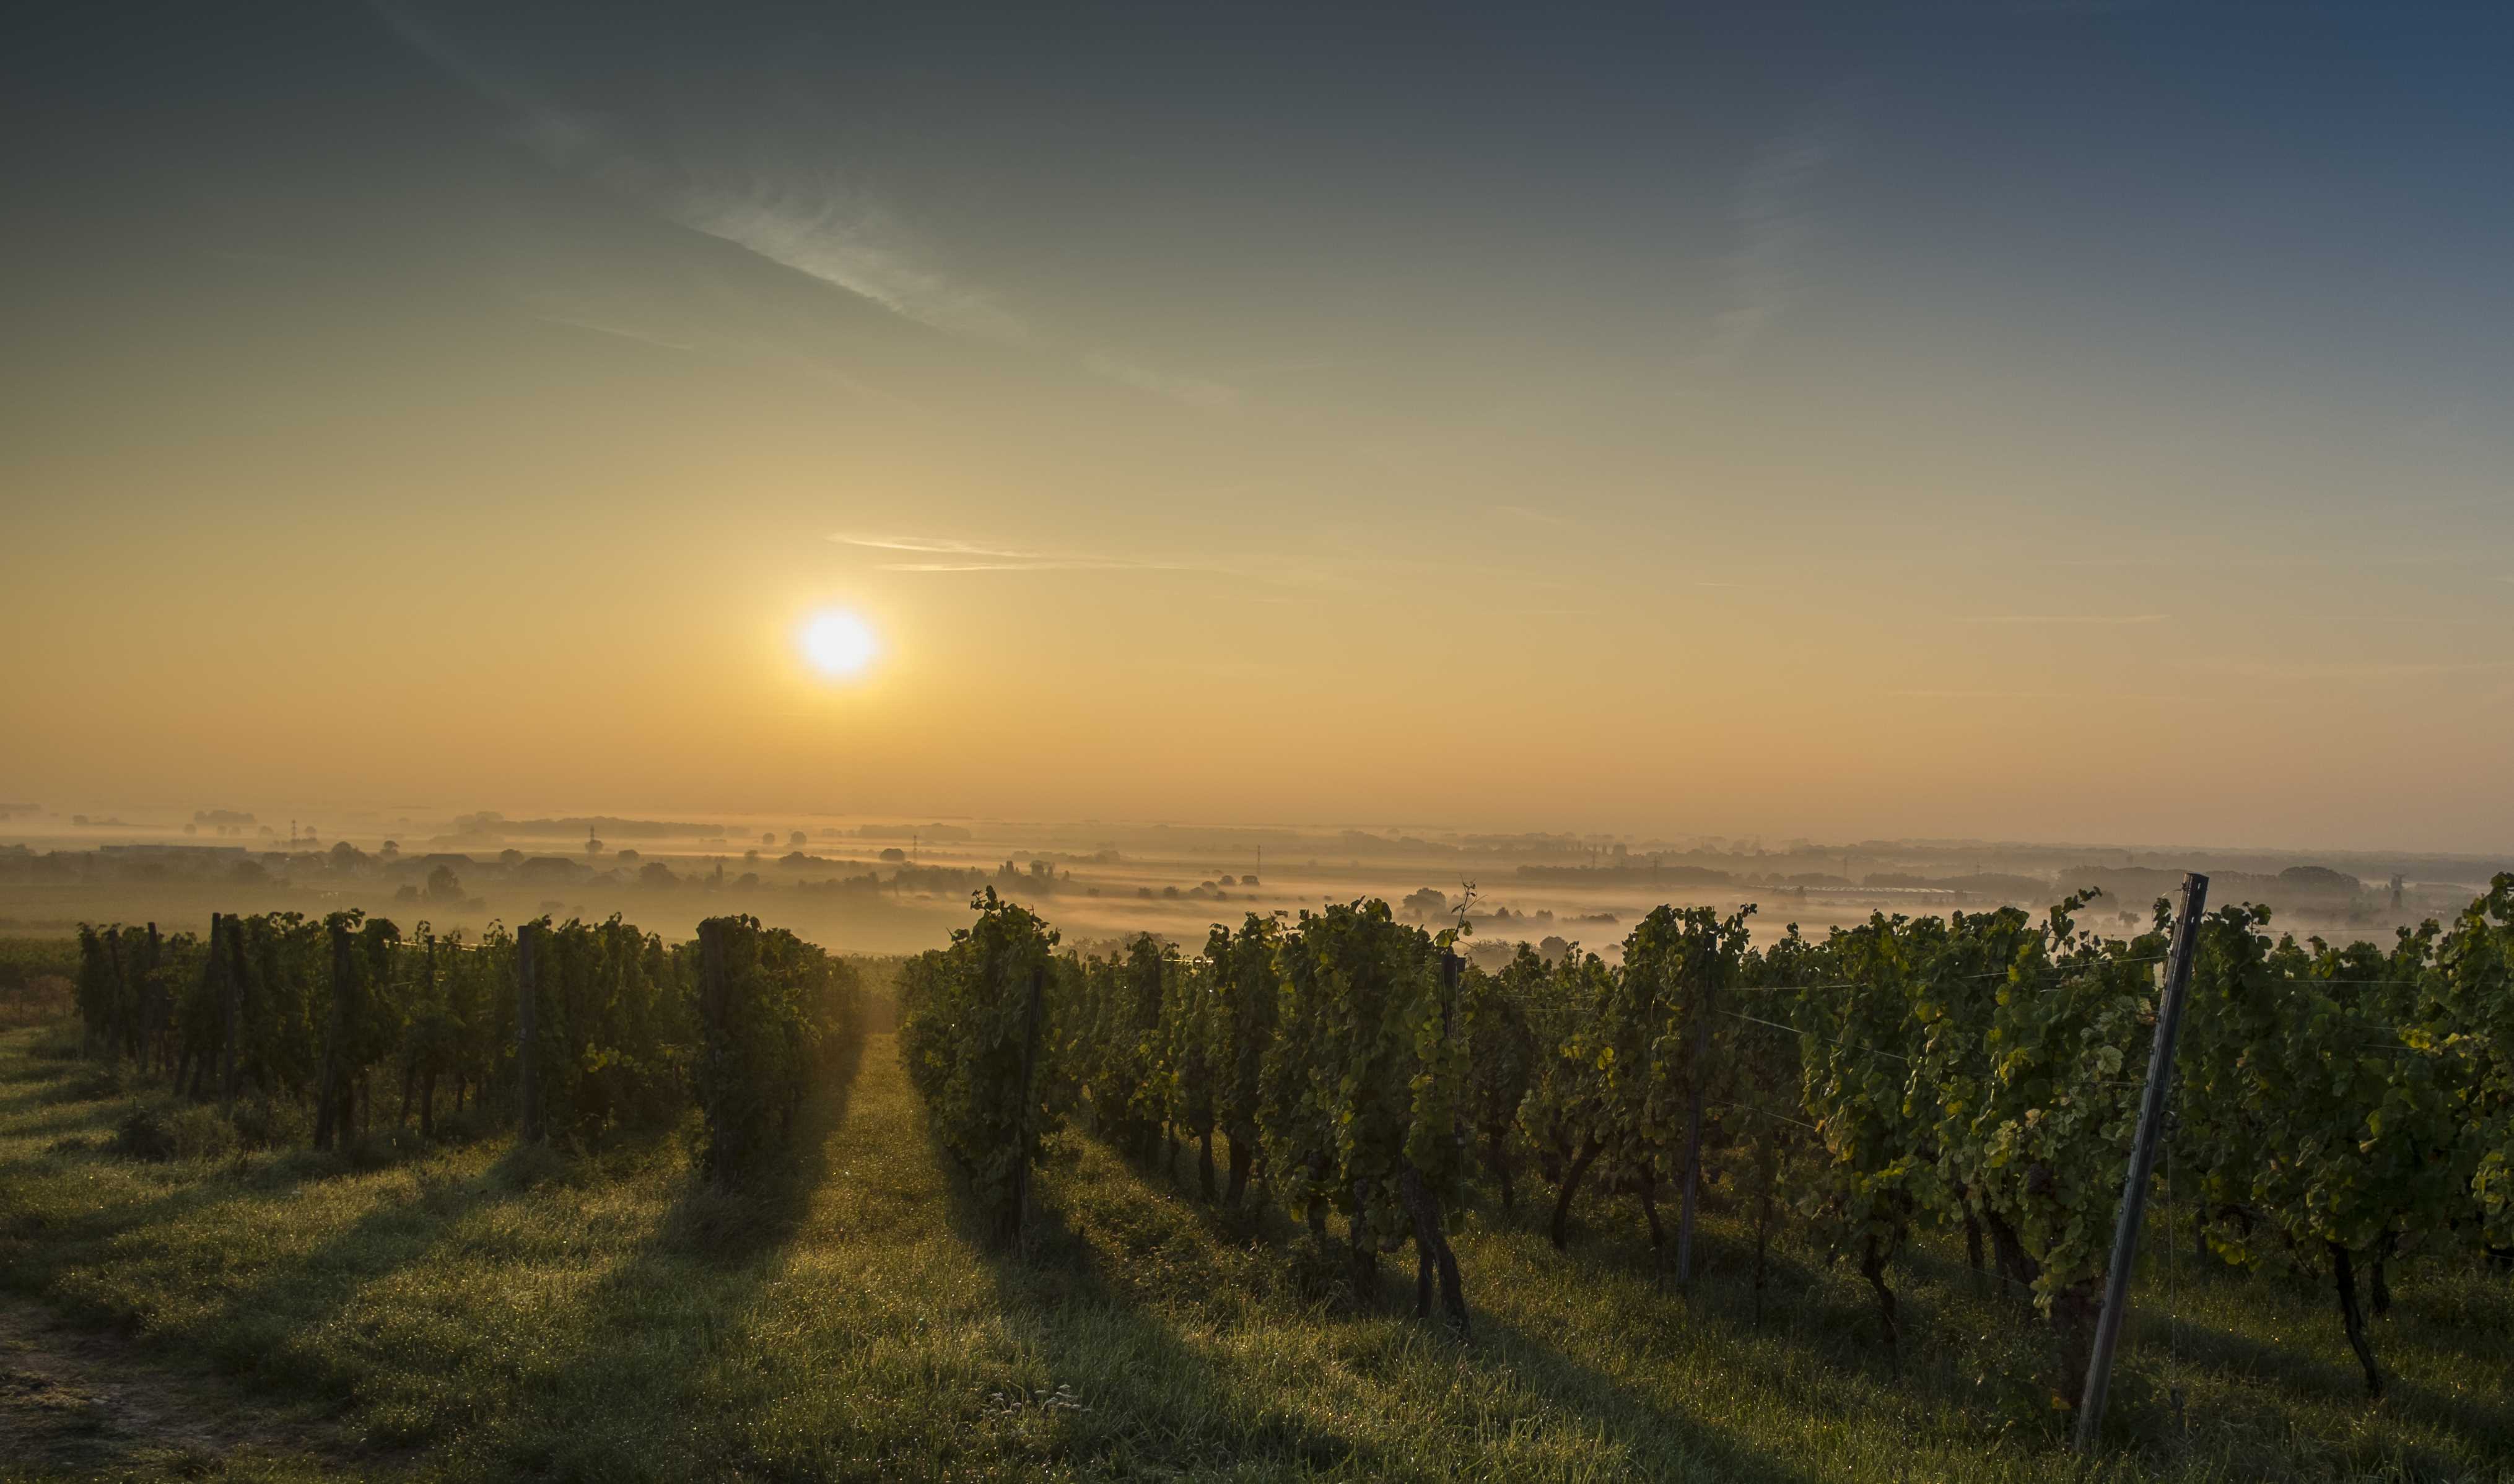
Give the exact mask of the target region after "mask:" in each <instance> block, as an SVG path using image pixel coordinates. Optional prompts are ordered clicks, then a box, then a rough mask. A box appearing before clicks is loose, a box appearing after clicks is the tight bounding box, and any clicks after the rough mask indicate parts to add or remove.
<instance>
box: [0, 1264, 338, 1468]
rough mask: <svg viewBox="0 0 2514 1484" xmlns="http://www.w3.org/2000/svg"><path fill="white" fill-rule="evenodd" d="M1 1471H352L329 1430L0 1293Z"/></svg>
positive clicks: (319, 1423) (121, 1340) (324, 1426)
mask: <svg viewBox="0 0 2514 1484" xmlns="http://www.w3.org/2000/svg"><path fill="white" fill-rule="evenodd" d="M0 1438H6V1439H8V1443H7V1445H6V1450H5V1457H0V1469H34V1470H60V1471H63V1472H69V1473H88V1472H98V1473H101V1472H105V1471H111V1472H113V1473H116V1474H124V1473H128V1472H133V1471H138V1472H140V1473H141V1475H142V1476H143V1477H145V1476H147V1475H148V1474H151V1473H160V1474H163V1475H165V1476H169V1477H178V1478H189V1477H199V1476H201V1475H203V1474H206V1473H213V1472H216V1471H218V1470H219V1469H220V1468H221V1467H222V1466H223V1464H225V1463H226V1462H227V1461H228V1460H229V1459H231V1458H236V1457H239V1456H244V1457H260V1458H264V1459H280V1458H294V1459H301V1460H306V1461H308V1462H314V1461H318V1460H321V1461H331V1462H333V1463H335V1464H336V1465H337V1464H345V1463H346V1462H347V1450H345V1448H344V1447H343V1446H342V1440H341V1439H340V1438H339V1437H338V1436H337V1434H336V1433H334V1432H333V1430H332V1429H330V1428H329V1427H327V1426H326V1425H324V1424H322V1423H321V1422H319V1421H317V1420H314V1419H312V1418H310V1417H299V1416H291V1415H289V1414H288V1413H287V1412H285V1411H283V1410H280V1409H274V1408H272V1407H271V1406H270V1405H269V1404H268V1403H266V1402H264V1401H260V1400H255V1399H251V1398H248V1397H245V1396H244V1395H242V1394H241V1393H240V1392H238V1391H237V1390H236V1389H235V1388H234V1387H231V1386H228V1385H225V1384H222V1383H220V1382H219V1381H218V1380H217V1379H215V1378H212V1377H207V1376H202V1375H197V1374H189V1373H186V1372H184V1371H182V1370H181V1369H179V1368H177V1367H174V1366H170V1365H168V1364H166V1363H165V1362H163V1361H161V1360H157V1359H155V1358H152V1357H151V1356H149V1355H148V1354H147V1353H146V1351H145V1349H144V1347H142V1346H141V1345H139V1344H134V1343H132V1342H130V1341H128V1340H124V1339H122V1338H120V1337H117V1336H113V1335H100V1334H95V1333H90V1332H86V1331H80V1330H73V1329H69V1328H66V1327H64V1326H62V1325H60V1324H58V1323H56V1322H55V1321H54V1320H53V1318H52V1316H51V1315H50V1314H49V1313H47V1312H46V1311H45V1310H43V1309H42V1308H41V1307H39V1306H37V1305H35V1304H29V1303H27V1302H26V1301H24V1300H22V1299H19V1298H15V1297H10V1296H6V1295H0Z"/></svg>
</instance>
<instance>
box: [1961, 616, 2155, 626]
mask: <svg viewBox="0 0 2514 1484" xmlns="http://www.w3.org/2000/svg"><path fill="white" fill-rule="evenodd" d="M2170 617H2171V616H2170V615H2168V614H2161V613H2122V614H2108V613H1989V614H1970V615H1967V616H1966V617H1965V619H1964V620H1963V622H1967V623H2091V624H2123V623H2163V622H2166V621H2167V620H2168V619H2169V618H2170Z"/></svg>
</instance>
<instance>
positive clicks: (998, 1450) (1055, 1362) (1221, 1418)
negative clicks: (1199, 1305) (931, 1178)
mask: <svg viewBox="0 0 2514 1484" xmlns="http://www.w3.org/2000/svg"><path fill="white" fill-rule="evenodd" d="M937 1157H938V1158H939V1157H941V1156H940V1154H939V1151H938V1156H937ZM1112 1158H1113V1160H1114V1158H1115V1156H1112ZM1118 1162H1119V1163H1122V1161H1118ZM1128 1168H1129V1173H1130V1174H1131V1175H1133V1176H1134V1177H1135V1179H1136V1180H1138V1181H1139V1182H1142V1181H1145V1172H1142V1171H1138V1170H1133V1169H1132V1168H1131V1167H1128ZM1134 1188H1135V1190H1136V1192H1137V1193H1138V1195H1139V1196H1140V1197H1146V1198H1149V1197H1153V1196H1155V1194H1156V1189H1155V1187H1154V1186H1152V1185H1151V1184H1150V1183H1148V1182H1147V1183H1140V1184H1138V1185H1137V1186H1135V1187H1134ZM952 1190H953V1215H952V1220H953V1230H954V1232H955V1233H956V1234H957V1235H958V1236H959V1237H960V1239H961V1240H962V1241H963V1242H965V1243H966V1244H968V1245H969V1246H970V1247H971V1248H972V1249H974V1250H975V1251H977V1252H978V1253H979V1254H980V1255H981V1257H982V1258H983V1260H984V1261H985V1262H986V1263H987V1265H988V1268H989V1270H990V1272H991V1274H992V1275H993V1280H994V1287H995V1297H996V1302H997V1304H998V1305H999V1306H1000V1308H1001V1310H1002V1312H1003V1315H1004V1322H1005V1325H1006V1327H1007V1328H1008V1329H1009V1330H1010V1331H1011V1333H1012V1336H1013V1338H1014V1339H1015V1341H1016V1342H1018V1343H1019V1344H1021V1345H1023V1346H1024V1347H1026V1348H1028V1349H1030V1350H1033V1351H1034V1352H1035V1353H1036V1354H1037V1356H1038V1358H1039V1361H1040V1363H1041V1364H1042V1366H1043V1367H1044V1370H1045V1377H1044V1382H1045V1384H1042V1385H1039V1386H1036V1387H1034V1388H1031V1390H1030V1391H1028V1392H1024V1391H1022V1390H1021V1389H1020V1388H1018V1387H1014V1388H1011V1389H1009V1390H1007V1391H1004V1392H998V1393H995V1395H994V1396H993V1397H991V1398H990V1402H991V1406H990V1409H989V1411H988V1413H987V1415H986V1416H985V1417H984V1418H982V1420H981V1422H980V1424H979V1430H980V1433H981V1436H982V1438H984V1439H985V1440H986V1442H987V1443H988V1444H989V1445H991V1446H992V1447H993V1449H994V1453H995V1457H994V1459H993V1460H992V1461H993V1462H1003V1463H1015V1464H1034V1465H1042V1466H1075V1467H1079V1468H1081V1469H1083V1470H1084V1471H1086V1472H1126V1471H1128V1470H1131V1469H1146V1470H1150V1471H1154V1472H1158V1473H1170V1472H1186V1473H1189V1474H1197V1473H1204V1472H1218V1471H1221V1470H1224V1469H1227V1468H1230V1467H1232V1466H1234V1465H1244V1464H1250V1463H1264V1464H1277V1465H1282V1466H1287V1467H1292V1468H1296V1469H1301V1470H1318V1471H1326V1470H1336V1471H1342V1472H1346V1473H1351V1474H1354V1475H1357V1476H1360V1477H1376V1476H1380V1475H1383V1474H1385V1473H1388V1472H1389V1471H1391V1468H1392V1466H1393V1465H1392V1462H1391V1461H1390V1460H1389V1459H1387V1458H1386V1457H1384V1456H1383V1454H1382V1453H1381V1451H1380V1450H1379V1448H1378V1447H1377V1446H1376V1445H1375V1444H1373V1443H1372V1442H1370V1441H1369V1440H1367V1439H1364V1438H1361V1437H1358V1436H1357V1435H1355V1434H1354V1433H1353V1432H1351V1431H1350V1430H1348V1429H1345V1428H1341V1427H1337V1426H1334V1425H1330V1424H1324V1423H1322V1422H1320V1421H1319V1420H1318V1419H1317V1418H1314V1417H1311V1416H1307V1415H1304V1413H1303V1412H1302V1411H1301V1410H1299V1409H1298V1408H1296V1407H1294V1406H1288V1405H1285V1404H1284V1399H1283V1398H1282V1397H1280V1396H1277V1395H1270V1394H1265V1393H1263V1392H1259V1391H1256V1390H1252V1389H1251V1388H1249V1387H1246V1386H1235V1385H1233V1384H1231V1382H1230V1379H1229V1378H1228V1377H1227V1376H1226V1375H1225V1374H1224V1373H1223V1371H1222V1369H1221V1368H1220V1367H1219V1366H1217V1365H1216V1364H1215V1363H1214V1362H1213V1361H1212V1360H1211V1359H1210V1358H1208V1357H1207V1356H1206V1355H1205V1354H1203V1353H1201V1352H1199V1351H1198V1350H1196V1349H1195V1348H1194V1347H1192V1346H1190V1345H1189V1344H1186V1343H1185V1341H1184V1340H1183V1339H1182V1338H1181V1336H1180V1334H1179V1331H1178V1330H1177V1328H1176V1327H1175V1326H1174V1325H1173V1324H1172V1322H1171V1321H1170V1320H1169V1319H1168V1318H1167V1317H1165V1316H1164V1315H1163V1314H1162V1313H1161V1312H1160V1311H1159V1310H1158V1308H1156V1306H1154V1305H1152V1304H1147V1303H1146V1302H1145V1295H1146V1293H1147V1284H1146V1283H1145V1282H1139V1281H1130V1280H1129V1278H1128V1276H1127V1275H1126V1274H1127V1273H1129V1272H1133V1271H1135V1270H1137V1269H1141V1270H1142V1271H1143V1272H1144V1273H1146V1274H1150V1275H1157V1276H1156V1278H1155V1279H1154V1280H1153V1281H1154V1282H1156V1284H1157V1286H1158V1287H1159V1288H1161V1289H1164V1290H1168V1289H1173V1288H1177V1287H1181V1286H1186V1287H1202V1286H1203V1285H1204V1283H1205V1282H1206V1281H1207V1280H1209V1279H1210V1278H1211V1277H1212V1276H1213V1275H1214V1273H1213V1270H1214V1269H1216V1268H1223V1267H1228V1266H1232V1265H1237V1264H1236V1263H1233V1262H1232V1261H1230V1260H1229V1259H1228V1258H1227V1257H1226V1256H1225V1255H1223V1254H1222V1253H1220V1252H1218V1251H1215V1250H1211V1249H1213V1247H1214V1244H1212V1243H1210V1242H1203V1238H1204V1234H1205V1231H1206V1229H1207V1228H1206V1227H1204V1226H1203V1225H1202V1224H1200V1223H1199V1224H1197V1225H1196V1226H1194V1227H1192V1228H1191V1229H1192V1230H1193V1231H1194V1232H1195V1236H1196V1240H1197V1241H1199V1242H1200V1243H1202V1245H1204V1246H1206V1247H1207V1248H1208V1249H1209V1250H1208V1252H1207V1253H1206V1254H1203V1256H1204V1257H1205V1258H1206V1259H1207V1260H1208V1261H1206V1262H1202V1263H1199V1262H1197V1261H1196V1257H1195V1256H1192V1255H1191V1254H1189V1253H1187V1252H1183V1251H1181V1250H1179V1249H1180V1244H1179V1243H1177V1242H1175V1241H1173V1240H1170V1239H1169V1237H1170V1234H1162V1235H1156V1234H1155V1233H1154V1231H1153V1230H1152V1229H1151V1228H1154V1227H1156V1226H1157V1225H1158V1224H1159V1223H1158V1221H1157V1218H1156V1219H1155V1220H1154V1221H1152V1222H1148V1223H1144V1224H1142V1225H1132V1224H1125V1225H1112V1224H1110V1223H1107V1222H1106V1221H1105V1217H1106V1215H1107V1213H1105V1212H1103V1213H1094V1215H1095V1216H1098V1217H1102V1218H1104V1220H1101V1221H1097V1222H1095V1223H1093V1225H1092V1227H1091V1229H1089V1230H1085V1229H1082V1228H1080V1227H1077V1225H1076V1224H1075V1223H1074V1222H1073V1221H1072V1220H1070V1215H1069V1213H1068V1212H1067V1211H1066V1210H1064V1209H1061V1208H1060V1206H1059V1205H1058V1204H1057V1203H1056V1201H1055V1200H1054V1199H1053V1197H1052V1193H1051V1192H1048V1191H1042V1192H1041V1194H1042V1198H1041V1200H1040V1203H1039V1206H1038V1209H1036V1210H1034V1212H1033V1213H1032V1214H1031V1222H1030V1229H1029V1231H1028V1233H1027V1237H1026V1245H1027V1249H1028V1250H1027V1252H1025V1253H1022V1254H1015V1253H1011V1252H1007V1251H1005V1250H1004V1249H1002V1248H1001V1247H1000V1246H998V1245H996V1244H993V1243H992V1242H990V1241H988V1240H987V1239H986V1236H985V1233H987V1232H988V1231H989V1230H990V1223H989V1222H988V1221H987V1220H986V1219H985V1216H984V1214H983V1213H981V1212H979V1211H978V1210H977V1209H976V1207H975V1205H974V1203H973V1202H971V1201H970V1199H969V1197H968V1193H967V1190H966V1187H965V1186H964V1185H963V1184H962V1183H960V1182H958V1181H956V1180H954V1181H953V1183H952ZM1179 1204H1187V1203H1185V1202H1181V1203H1179ZM1207 1215H1213V1214H1212V1213H1199V1216H1200V1217H1201V1216H1207ZM1217 1219H1218V1220H1222V1221H1224V1222H1229V1221H1231V1220H1232V1219H1228V1218H1217ZM1104 1243H1105V1244H1108V1245H1104ZM1252 1256H1253V1255H1252ZM1121 1268H1122V1269H1124V1270H1125V1271H1123V1272H1121V1271H1120V1269H1121ZM1205 1291H1206V1292H1208V1293H1211V1292H1216V1291H1219V1289H1218V1288H1207V1289H1206V1290H1205ZM1061 1386H1062V1387H1071V1388H1073V1391H1072V1392H1071V1393H1060V1392H1059V1391H1057V1390H1056V1389H1054V1388H1056V1387H1061ZM1061 1394H1071V1395H1073V1397H1074V1399H1075V1402H1076V1403H1077V1404H1078V1405H1075V1406H1072V1407H1069V1408H1067V1409H1065V1410H1064V1411H1063V1413H1062V1415H1059V1414H1058V1410H1057V1399H1058V1397H1059V1396H1060V1395H1061ZM1026 1413H1027V1414H1028V1415H1026Z"/></svg>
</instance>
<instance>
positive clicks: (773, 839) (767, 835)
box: [759, 829, 777, 845]
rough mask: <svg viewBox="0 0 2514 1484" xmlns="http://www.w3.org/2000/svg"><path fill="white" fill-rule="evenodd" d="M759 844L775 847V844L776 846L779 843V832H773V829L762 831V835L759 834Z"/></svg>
mask: <svg viewBox="0 0 2514 1484" xmlns="http://www.w3.org/2000/svg"><path fill="white" fill-rule="evenodd" d="M759 843H760V844H762V845H774V844H776V843H777V831H775V830H773V829H767V830H762V831H760V834H759Z"/></svg>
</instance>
